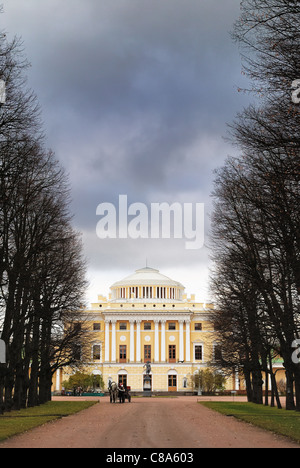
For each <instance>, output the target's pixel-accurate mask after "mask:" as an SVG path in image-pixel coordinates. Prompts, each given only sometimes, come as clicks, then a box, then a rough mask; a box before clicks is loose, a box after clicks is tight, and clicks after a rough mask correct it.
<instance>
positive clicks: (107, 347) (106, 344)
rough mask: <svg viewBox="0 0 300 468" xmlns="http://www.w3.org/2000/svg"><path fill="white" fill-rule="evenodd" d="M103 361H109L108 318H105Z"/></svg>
mask: <svg viewBox="0 0 300 468" xmlns="http://www.w3.org/2000/svg"><path fill="white" fill-rule="evenodd" d="M104 359H105V362H108V361H109V320H105V357H104Z"/></svg>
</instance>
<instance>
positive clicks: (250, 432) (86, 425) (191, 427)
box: [0, 397, 299, 449]
mask: <svg viewBox="0 0 300 468" xmlns="http://www.w3.org/2000/svg"><path fill="white" fill-rule="evenodd" d="M23 447H24V448H176V449H179V448H183V449H184V448H199V447H200V448H224V447H225V448H296V447H297V448H299V446H298V445H296V444H293V443H292V442H289V441H288V440H286V439H284V438H281V437H278V436H276V435H274V434H271V433H269V432H266V431H263V430H261V429H257V428H255V427H253V426H251V425H248V424H246V423H243V422H241V421H238V420H236V419H235V418H232V417H226V416H223V415H220V414H218V413H216V412H214V411H212V410H210V409H207V408H205V407H204V406H202V405H201V404H199V403H198V402H197V397H177V398H133V399H132V402H131V403H128V402H127V401H126V403H124V404H119V403H116V404H110V403H109V400H108V398H106V397H104V398H101V399H100V403H98V404H97V405H95V406H93V407H91V408H89V409H87V410H84V411H82V412H81V413H78V414H75V415H72V416H68V417H66V418H63V419H61V420H59V421H55V422H52V423H48V424H46V425H44V426H42V427H38V428H36V429H33V430H31V431H29V432H28V433H26V434H23V435H20V436H16V437H13V438H11V439H9V440H7V441H6V442H4V443H2V444H0V448H23Z"/></svg>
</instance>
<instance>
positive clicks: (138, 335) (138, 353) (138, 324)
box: [136, 320, 141, 362]
mask: <svg viewBox="0 0 300 468" xmlns="http://www.w3.org/2000/svg"><path fill="white" fill-rule="evenodd" d="M136 362H141V321H140V320H137V322H136Z"/></svg>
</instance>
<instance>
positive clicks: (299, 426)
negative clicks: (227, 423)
mask: <svg viewBox="0 0 300 468" xmlns="http://www.w3.org/2000/svg"><path fill="white" fill-rule="evenodd" d="M200 404H201V405H204V406H206V407H207V408H210V409H212V410H215V411H218V412H219V413H222V414H224V415H226V416H234V417H236V418H238V419H241V420H243V421H246V422H248V423H251V424H253V425H255V426H258V427H261V428H263V429H266V430H268V431H272V432H274V433H276V434H280V435H283V436H286V437H289V438H290V439H292V440H294V441H296V442H298V443H300V413H298V412H296V411H286V410H285V409H282V410H279V409H277V408H270V407H269V406H263V405H255V404H254V403H238V402H213V401H205V402H200Z"/></svg>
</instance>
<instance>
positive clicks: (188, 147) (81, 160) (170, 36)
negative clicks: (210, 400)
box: [1, 0, 247, 301]
mask: <svg viewBox="0 0 300 468" xmlns="http://www.w3.org/2000/svg"><path fill="white" fill-rule="evenodd" d="M1 3H3V6H4V14H3V15H1V29H5V30H6V31H7V33H8V35H9V37H12V36H14V35H17V36H21V37H22V39H23V43H24V49H25V54H26V56H27V58H28V60H29V61H30V62H31V65H32V66H31V68H30V70H29V72H28V82H29V86H30V87H31V88H32V89H33V90H34V91H35V93H36V94H37V96H38V100H39V102H40V105H41V108H42V116H43V121H44V130H45V133H46V136H47V144H48V146H49V147H50V148H52V149H53V150H54V151H55V153H56V156H57V158H58V159H59V160H60V161H61V163H62V165H63V166H64V167H65V168H66V170H67V172H68V174H69V178H70V183H71V187H72V198H73V203H72V207H71V208H72V211H73V213H74V225H75V227H76V228H77V229H78V230H79V231H80V232H82V236H83V242H84V248H85V256H86V257H87V261H88V277H89V280H90V288H89V290H88V293H87V298H88V301H94V300H96V298H97V294H98V293H99V294H100V293H104V294H107V293H108V290H109V286H110V285H111V284H112V283H114V282H115V281H117V280H119V279H121V278H123V277H124V276H127V275H129V274H131V273H132V272H133V271H134V270H136V269H139V268H142V267H144V266H145V265H146V261H147V264H148V266H150V267H153V268H158V269H159V270H160V271H161V272H162V273H164V274H166V275H168V276H171V277H172V278H174V279H176V280H178V281H180V282H182V283H183V284H184V285H185V286H186V290H187V293H188V294H191V293H195V294H196V297H197V298H198V299H199V300H201V301H208V300H209V299H210V297H209V290H208V287H209V280H208V278H209V254H210V252H209V249H208V246H207V245H208V242H209V217H210V213H211V196H210V195H211V191H212V187H213V179H214V174H213V170H214V169H215V168H217V167H219V166H221V165H222V163H223V161H224V159H225V158H226V157H227V155H229V154H233V151H234V150H233V148H231V146H230V145H229V144H228V143H226V142H225V141H224V137H225V136H226V132H227V128H226V125H227V124H228V123H230V122H231V121H232V119H233V118H234V116H235V114H236V112H238V111H239V110H241V109H242V108H243V106H245V105H246V99H247V97H246V96H244V95H243V94H242V93H238V91H237V88H238V87H243V86H244V85H245V78H243V76H242V75H241V60H240V56H239V51H238V47H237V46H236V45H235V44H234V43H233V42H232V40H231V38H230V34H229V33H230V31H231V29H232V26H233V23H234V21H235V20H236V19H237V18H238V16H239V5H240V2H239V1H238V0H84V1H83V0H63V1H61V0H59V1H58V0H42V1H41V0H26V1H24V0H7V1H5V0H2V1H1ZM122 194H123V195H127V197H128V204H132V203H136V202H140V203H143V204H145V206H147V207H149V212H150V205H151V203H163V202H166V203H169V204H172V203H175V202H178V203H180V204H181V206H182V207H183V206H184V204H185V203H191V204H193V206H196V204H197V203H204V204H205V245H204V247H203V248H201V249H199V250H187V249H186V248H185V239H174V238H170V239H151V238H149V239H136V240H134V239H129V238H128V239H118V238H117V239H104V240H100V239H99V238H98V237H97V235H96V226H97V222H98V221H99V216H97V215H96V209H97V206H98V205H99V204H101V203H105V202H107V203H112V204H114V205H115V207H116V209H118V199H119V195H122Z"/></svg>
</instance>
